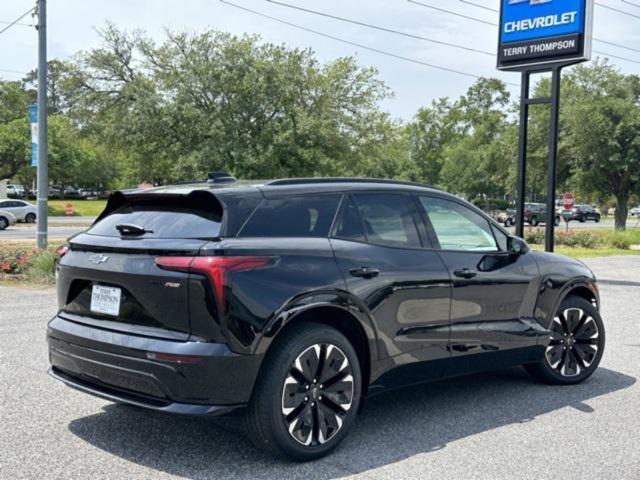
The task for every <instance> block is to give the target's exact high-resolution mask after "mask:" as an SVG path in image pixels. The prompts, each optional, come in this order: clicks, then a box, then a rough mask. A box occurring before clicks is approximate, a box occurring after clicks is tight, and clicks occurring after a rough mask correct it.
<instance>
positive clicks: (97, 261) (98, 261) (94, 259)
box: [89, 253, 109, 265]
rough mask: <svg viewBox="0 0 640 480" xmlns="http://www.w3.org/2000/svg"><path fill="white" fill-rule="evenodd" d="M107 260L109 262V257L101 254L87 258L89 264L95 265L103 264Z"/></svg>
mask: <svg viewBox="0 0 640 480" xmlns="http://www.w3.org/2000/svg"><path fill="white" fill-rule="evenodd" d="M107 260H109V257H108V256H107V255H102V254H101V253H97V254H95V255H91V256H90V257H89V261H90V262H91V263H95V264H96V265H100V264H101V263H105V262H106V261H107Z"/></svg>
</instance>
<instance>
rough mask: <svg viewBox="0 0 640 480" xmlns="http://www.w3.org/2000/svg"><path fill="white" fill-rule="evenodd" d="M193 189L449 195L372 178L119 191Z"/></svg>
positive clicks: (181, 191)
mask: <svg viewBox="0 0 640 480" xmlns="http://www.w3.org/2000/svg"><path fill="white" fill-rule="evenodd" d="M194 190H208V191H211V192H212V193H214V194H215V195H222V196H224V194H225V193H226V192H229V193H233V194H235V195H237V194H238V193H240V192H241V191H243V190H245V191H253V192H255V191H256V190H259V191H260V192H262V193H263V194H264V195H265V196H271V195H275V194H280V193H286V194H290V195H295V194H297V193H323V192H326V193H330V192H348V191H358V190H404V191H413V192H423V193H426V192H438V193H441V194H444V195H450V194H446V193H445V192H442V191H441V190H439V189H437V188H435V187H431V186H429V185H423V184H420V183H415V182H403V181H396V180H382V179H372V178H288V179H280V180H254V181H242V180H240V181H235V182H223V183H207V182H193V183H184V184H178V185H166V186H161V187H154V188H149V189H131V190H123V191H122V192H123V193H124V194H131V193H136V194H138V193H159V194H183V195H186V194H189V193H190V192H192V191H194Z"/></svg>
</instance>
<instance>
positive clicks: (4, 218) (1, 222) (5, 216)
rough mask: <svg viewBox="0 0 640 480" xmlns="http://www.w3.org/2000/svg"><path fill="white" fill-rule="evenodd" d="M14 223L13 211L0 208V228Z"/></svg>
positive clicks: (2, 228)
mask: <svg viewBox="0 0 640 480" xmlns="http://www.w3.org/2000/svg"><path fill="white" fill-rule="evenodd" d="M15 223H16V217H15V215H14V214H13V213H11V212H8V211H6V210H0V230H4V229H5V228H7V227H9V226H11V225H14V224H15Z"/></svg>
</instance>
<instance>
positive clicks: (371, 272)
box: [349, 267, 380, 278]
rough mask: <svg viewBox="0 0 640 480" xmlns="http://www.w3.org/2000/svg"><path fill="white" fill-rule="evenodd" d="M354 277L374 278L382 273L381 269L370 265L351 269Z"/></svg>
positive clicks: (350, 271)
mask: <svg viewBox="0 0 640 480" xmlns="http://www.w3.org/2000/svg"><path fill="white" fill-rule="evenodd" d="M349 273H350V274H351V276H352V277H361V278H373V277H377V276H378V275H380V270H377V269H375V268H369V267H360V268H353V269H351V270H349Z"/></svg>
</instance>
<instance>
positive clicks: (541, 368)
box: [524, 296, 605, 385]
mask: <svg viewBox="0 0 640 480" xmlns="http://www.w3.org/2000/svg"><path fill="white" fill-rule="evenodd" d="M604 346H605V331H604V323H603V322H602V317H600V313H599V312H598V309H597V308H595V307H594V306H593V305H592V304H591V303H590V302H588V301H587V300H585V299H584V298H580V297H575V296H569V297H567V298H566V299H565V300H563V301H562V303H561V304H560V307H559V308H558V311H557V312H556V314H555V315H554V318H553V320H552V321H551V326H550V336H549V344H548V345H547V346H546V349H545V353H544V358H543V359H542V360H541V361H540V362H537V363H531V364H526V365H525V366H524V367H525V368H526V370H527V371H528V372H529V373H530V374H531V375H533V376H534V377H535V378H537V379H538V380H541V381H543V382H545V383H550V384H555V385H573V384H576V383H580V382H583V381H584V380H586V379H587V378H589V377H590V376H591V375H593V372H595V370H596V369H597V368H598V365H599V364H600V360H601V359H602V354H603V353H604Z"/></svg>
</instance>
